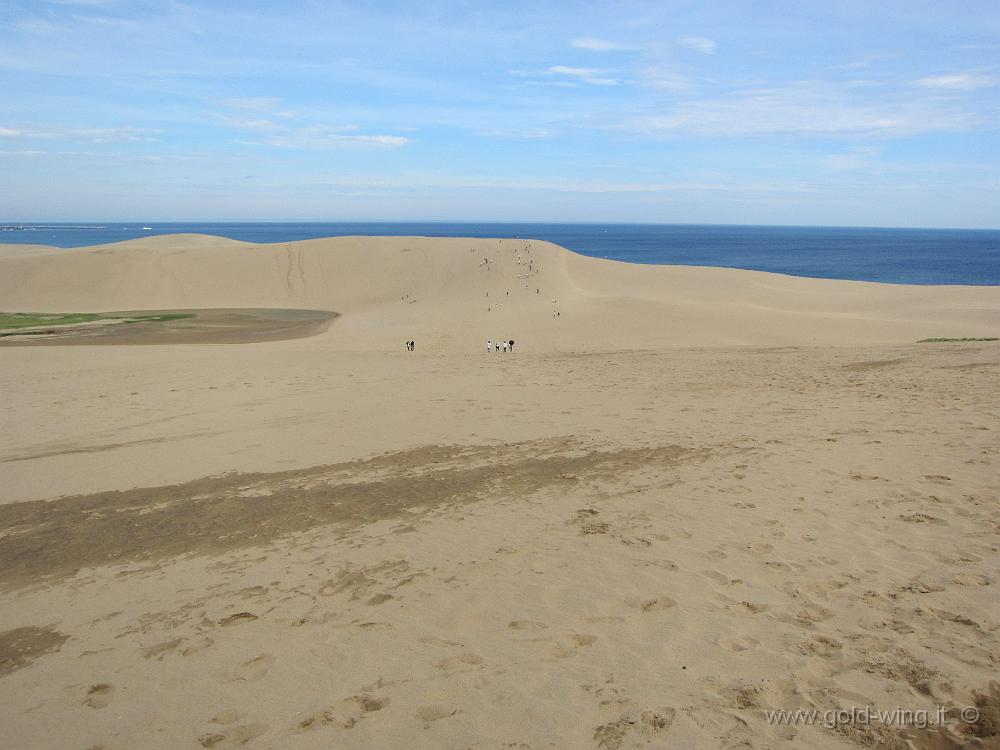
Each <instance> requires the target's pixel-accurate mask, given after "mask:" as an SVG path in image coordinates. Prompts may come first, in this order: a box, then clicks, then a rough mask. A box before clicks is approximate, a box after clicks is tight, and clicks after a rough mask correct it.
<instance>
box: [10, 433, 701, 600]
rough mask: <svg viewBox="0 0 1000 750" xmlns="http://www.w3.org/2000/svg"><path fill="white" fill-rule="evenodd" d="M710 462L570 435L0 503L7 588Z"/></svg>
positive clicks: (686, 452) (670, 449) (680, 452)
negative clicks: (599, 446) (609, 446)
mask: <svg viewBox="0 0 1000 750" xmlns="http://www.w3.org/2000/svg"><path fill="white" fill-rule="evenodd" d="M704 455H707V452H706V451H699V450H693V449H689V448H683V447H679V446H675V445H668V446H658V447H651V448H630V449H624V450H614V451H602V450H593V449H591V448H589V447H585V446H582V445H581V444H579V443H575V442H572V441H569V440H565V439H559V440H548V441H536V442H530V443H518V444H511V445H507V446H504V447H502V448H497V447H492V446H473V447H455V446H428V447H424V448H417V449H413V450H407V451H401V452H397V453H388V454H384V455H381V456H377V457H375V458H371V459H366V460H359V461H350V462H345V463H339V464H331V465H326V466H319V467H313V468H309V469H302V470H293V471H286V472H275V473H254V474H225V475H222V476H214V477H206V478H203V479H197V480H194V481H191V482H187V483H184V484H179V485H170V486H163V487H147V488H139V489H132V490H125V491H120V492H119V491H115V492H100V493H95V494H91V495H80V496H76V497H68V498H60V499H57V500H51V501H45V500H37V501H31V502H23V503H11V504H8V505H0V588H8V589H9V588H18V587H24V586H30V585H33V584H43V583H52V582H55V581H56V580H59V579H61V578H64V577H67V576H71V575H73V574H75V573H76V572H77V571H78V570H79V569H81V568H87V567H96V566H103V565H113V564H123V563H126V562H143V561H151V560H159V559H165V558H170V557H174V556H177V555H183V554H212V553H217V552H220V551H224V550H229V549H234V548H242V547H250V546H259V545H263V544H267V543H269V542H271V541H272V540H274V539H276V538H278V537H280V536H283V535H286V534H290V533H294V532H299V531H304V530H307V529H310V528H313V527H316V526H320V525H327V524H342V525H343V526H344V529H345V530H349V529H351V528H355V527H357V526H360V525H362V524H366V523H370V522H373V521H377V520H382V519H389V518H395V517H399V516H401V515H402V514H404V512H405V511H408V510H409V509H421V510H422V511H426V510H429V509H433V508H437V507H440V506H443V505H446V504H459V503H468V502H474V501H477V500H482V499H485V498H487V497H491V496H493V497H496V496H503V497H509V498H523V497H526V496H528V495H530V494H531V493H533V492H535V491H537V490H540V489H543V488H546V487H552V486H574V485H577V484H578V483H579V482H581V481H583V480H584V479H586V478H588V477H598V476H599V477H602V478H607V477H610V476H617V475H622V474H625V473H628V472H630V471H633V470H635V469H636V468H638V467H644V466H649V465H659V466H673V465H676V464H678V463H679V462H681V461H684V460H688V459H692V458H697V457H700V456H704ZM405 515H406V518H407V519H413V518H415V516H414V515H413V514H412V513H406V514H405Z"/></svg>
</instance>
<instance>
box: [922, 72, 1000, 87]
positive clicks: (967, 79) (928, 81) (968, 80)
mask: <svg viewBox="0 0 1000 750" xmlns="http://www.w3.org/2000/svg"><path fill="white" fill-rule="evenodd" d="M914 83H916V85H917V86H920V87H922V88H926V89H952V90H956V91H973V90H975V89H981V88H985V87H987V86H993V85H994V84H995V83H996V82H995V81H994V80H993V79H992V78H990V77H989V76H986V75H981V74H978V73H953V74H951V75H940V76H927V77H926V78H920V79H918V80H916V81H914Z"/></svg>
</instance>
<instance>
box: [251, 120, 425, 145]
mask: <svg viewBox="0 0 1000 750" xmlns="http://www.w3.org/2000/svg"><path fill="white" fill-rule="evenodd" d="M357 129H358V128H357V126H356V125H345V126H341V127H332V128H331V127H323V126H310V127H307V128H299V129H297V130H290V131H288V132H286V133H281V134H279V135H274V136H271V137H269V138H266V139H264V141H263V142H264V143H265V144H267V145H270V146H277V147H279V148H299V149H328V148H398V147H399V146H405V145H407V144H409V143H412V142H413V141H412V139H410V138H406V137H405V136H401V135H383V134H371V135H369V134H360V133H359V134H354V133H351V134H347V132H345V131H348V132H349V131H354V130H357Z"/></svg>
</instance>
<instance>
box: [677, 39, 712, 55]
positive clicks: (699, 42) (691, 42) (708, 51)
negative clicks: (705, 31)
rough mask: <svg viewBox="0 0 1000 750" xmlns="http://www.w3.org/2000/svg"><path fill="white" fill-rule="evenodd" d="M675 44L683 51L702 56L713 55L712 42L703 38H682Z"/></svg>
mask: <svg viewBox="0 0 1000 750" xmlns="http://www.w3.org/2000/svg"><path fill="white" fill-rule="evenodd" d="M677 43H678V44H679V45H680V46H681V47H684V48H685V49H690V50H694V51H695V52H700V53H701V54H703V55H714V54H715V47H716V44H715V42H714V41H713V40H711V39H709V38H708V37H704V36H684V37H681V38H680V39H678V40H677Z"/></svg>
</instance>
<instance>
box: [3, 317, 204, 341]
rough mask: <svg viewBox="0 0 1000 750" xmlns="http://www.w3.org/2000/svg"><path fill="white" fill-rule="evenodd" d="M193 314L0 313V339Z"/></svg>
mask: <svg viewBox="0 0 1000 750" xmlns="http://www.w3.org/2000/svg"><path fill="white" fill-rule="evenodd" d="M193 317H195V314H194V313H171V312H164V313H148V314H145V313H138V314H136V315H109V314H107V313H0V337H5V336H27V335H35V334H38V333H55V330H52V329H46V330H45V331H25V332H18V329H21V328H39V327H41V326H68V325H72V324H74V323H93V322H94V321H95V320H115V321H119V322H121V323H165V322H168V321H171V320H183V319H184V318H193Z"/></svg>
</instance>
